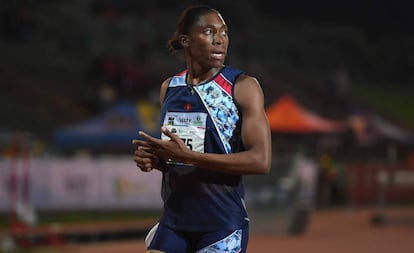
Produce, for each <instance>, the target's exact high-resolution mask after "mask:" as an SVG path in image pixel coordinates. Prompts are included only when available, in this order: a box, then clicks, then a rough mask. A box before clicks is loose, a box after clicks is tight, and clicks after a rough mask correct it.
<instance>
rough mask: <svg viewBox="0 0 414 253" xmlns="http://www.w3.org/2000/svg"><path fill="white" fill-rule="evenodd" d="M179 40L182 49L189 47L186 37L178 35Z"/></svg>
mask: <svg viewBox="0 0 414 253" xmlns="http://www.w3.org/2000/svg"><path fill="white" fill-rule="evenodd" d="M179 38H180V43H181V46H183V48H186V47H188V46H189V45H190V42H189V39H188V36H187V35H183V34H182V35H180V37H179Z"/></svg>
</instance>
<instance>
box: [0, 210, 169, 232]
mask: <svg viewBox="0 0 414 253" xmlns="http://www.w3.org/2000/svg"><path fill="white" fill-rule="evenodd" d="M160 214H161V211H160V210H112V211H107V210H106V211H101V210H98V211H56V212H39V213H38V214H37V215H38V221H39V223H38V225H44V224H52V223H57V224H85V223H99V222H114V221H131V220H140V219H147V218H157V217H159V216H160ZM9 225H10V217H9V214H5V213H3V214H0V230H2V229H7V228H8V227H9Z"/></svg>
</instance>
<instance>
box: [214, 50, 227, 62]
mask: <svg viewBox="0 0 414 253" xmlns="http://www.w3.org/2000/svg"><path fill="white" fill-rule="evenodd" d="M211 56H212V57H213V58H214V59H216V60H224V57H225V56H226V54H225V52H224V51H216V52H212V53H211Z"/></svg>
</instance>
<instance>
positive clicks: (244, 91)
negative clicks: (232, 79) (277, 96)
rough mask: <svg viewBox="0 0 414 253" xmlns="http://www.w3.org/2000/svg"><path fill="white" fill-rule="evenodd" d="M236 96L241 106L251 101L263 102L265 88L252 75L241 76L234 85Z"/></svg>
mask: <svg viewBox="0 0 414 253" xmlns="http://www.w3.org/2000/svg"><path fill="white" fill-rule="evenodd" d="M234 96H235V99H236V101H237V103H238V104H239V106H242V107H243V105H245V104H246V103H247V104H250V103H251V102H258V103H262V102H263V90H262V87H261V86H260V83H259V81H258V80H257V79H256V78H255V77H252V76H249V75H242V76H240V77H239V78H238V79H237V81H236V84H235V86H234Z"/></svg>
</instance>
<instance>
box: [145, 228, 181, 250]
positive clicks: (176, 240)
mask: <svg viewBox="0 0 414 253" xmlns="http://www.w3.org/2000/svg"><path fill="white" fill-rule="evenodd" d="M145 244H146V246H147V252H165V253H173V252H186V251H187V248H188V245H187V242H186V240H185V239H184V238H183V237H182V236H181V235H180V234H179V233H177V232H176V231H174V230H172V229H169V228H167V227H166V226H163V225H162V224H157V225H155V226H154V227H153V228H152V229H151V231H150V232H149V233H148V235H147V236H146V238H145Z"/></svg>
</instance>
